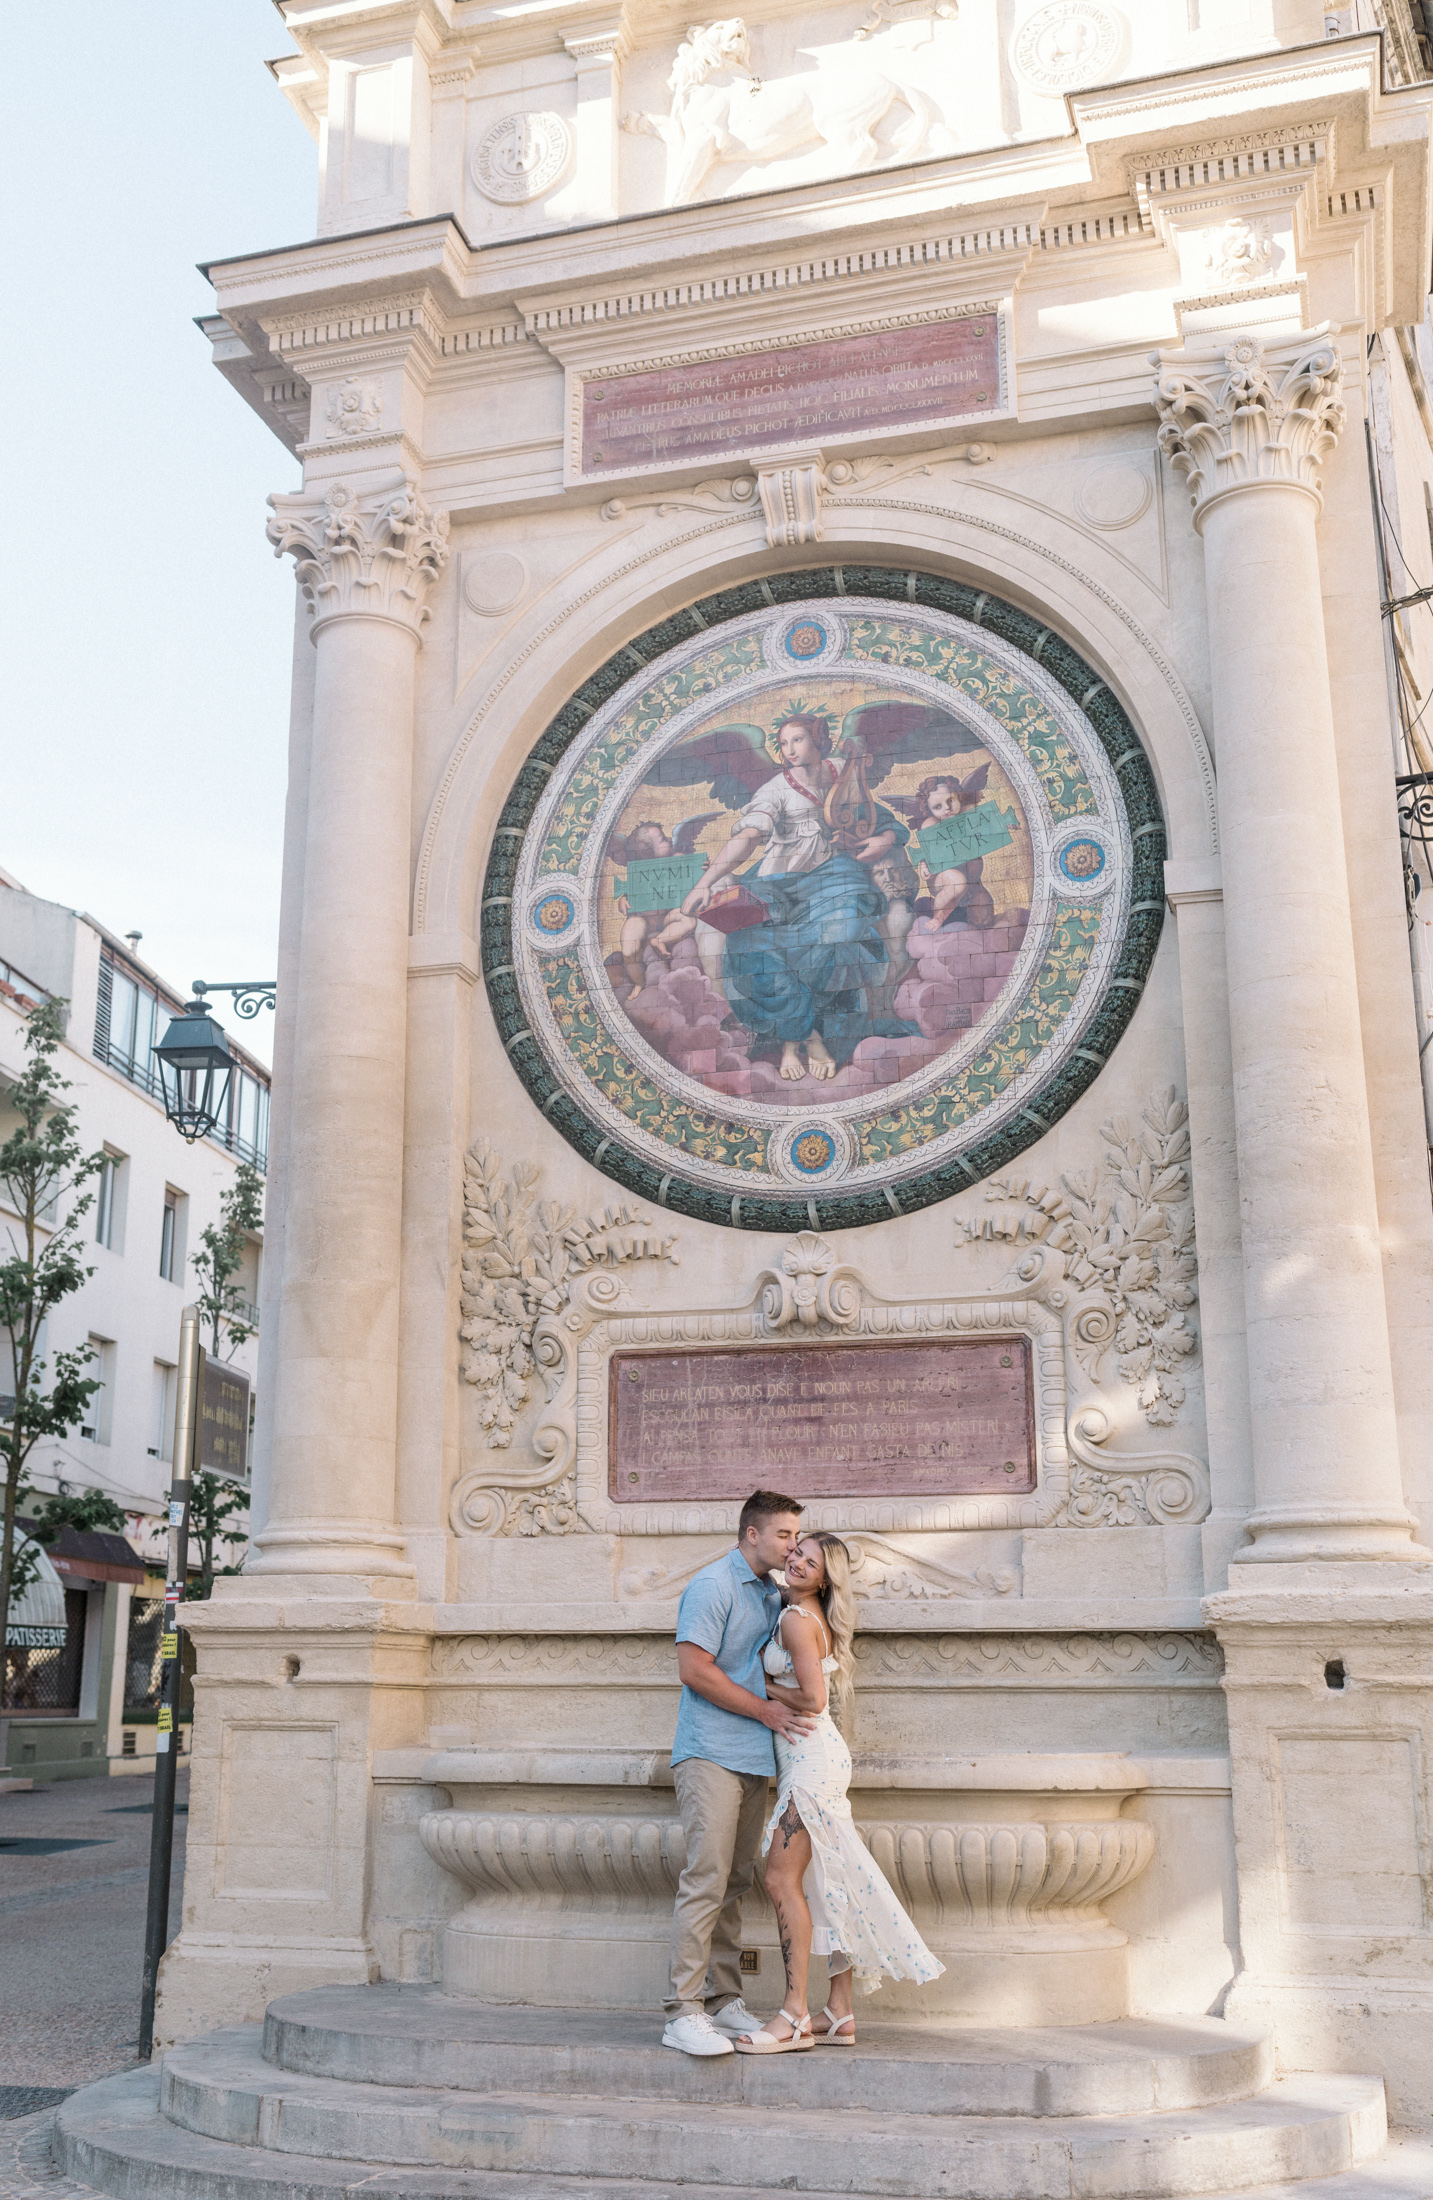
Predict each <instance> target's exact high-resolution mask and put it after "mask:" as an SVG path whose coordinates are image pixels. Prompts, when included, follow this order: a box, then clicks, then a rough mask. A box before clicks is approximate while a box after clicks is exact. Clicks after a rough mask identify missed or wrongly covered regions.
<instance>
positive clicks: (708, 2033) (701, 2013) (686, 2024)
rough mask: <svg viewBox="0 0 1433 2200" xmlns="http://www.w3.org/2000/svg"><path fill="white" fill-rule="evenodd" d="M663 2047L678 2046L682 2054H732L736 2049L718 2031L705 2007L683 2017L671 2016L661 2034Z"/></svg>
mask: <svg viewBox="0 0 1433 2200" xmlns="http://www.w3.org/2000/svg"><path fill="white" fill-rule="evenodd" d="M662 2045H663V2047H679V2048H680V2049H681V2051H682V2053H683V2054H684V2055H734V2054H735V2053H736V2049H735V2048H734V2047H733V2046H732V2044H731V2041H730V2040H729V2039H725V2038H723V2036H722V2034H721V2033H720V2032H718V2030H717V2029H716V2026H715V2025H714V2024H713V2023H712V2020H711V2018H710V2017H709V2016H708V2015H707V2013H706V2011H705V2009H694V2010H692V2011H691V2012H690V2014H689V2015H687V2016H685V2017H673V2018H672V2020H671V2022H670V2024H669V2025H668V2026H667V2029H666V2031H665V2032H664V2033H663V2034H662Z"/></svg>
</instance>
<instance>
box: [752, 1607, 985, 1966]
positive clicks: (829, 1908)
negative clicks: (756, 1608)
mask: <svg viewBox="0 0 1433 2200" xmlns="http://www.w3.org/2000/svg"><path fill="white" fill-rule="evenodd" d="M762 1663H763V1665H764V1666H765V1668H766V1671H767V1672H768V1673H769V1674H770V1676H771V1678H772V1679H773V1680H774V1681H781V1682H784V1683H785V1685H786V1686H787V1687H794V1686H795V1685H796V1671H795V1668H794V1666H793V1665H792V1662H791V1658H790V1655H789V1653H788V1652H787V1650H786V1649H785V1647H784V1646H783V1644H782V1641H781V1626H780V1622H778V1623H777V1631H776V1633H775V1635H773V1637H772V1639H771V1641H770V1642H769V1643H768V1644H767V1646H766V1648H765V1650H764V1651H763V1653H762ZM821 1670H822V1672H823V1673H825V1674H826V1675H827V1677H828V1681H829V1677H830V1675H831V1674H832V1673H834V1672H835V1670H836V1660H835V1659H834V1658H824V1659H823V1660H822V1663H821ZM775 1739H776V1770H777V1775H778V1779H779V1783H780V1784H779V1788H778V1792H777V1797H776V1808H775V1809H774V1810H773V1812H772V1813H771V1816H770V1818H769V1819H768V1821H767V1826H766V1832H765V1835H764V1836H763V1838H762V1843H761V1853H762V1855H763V1856H765V1855H766V1853H767V1851H768V1849H769V1848H770V1847H771V1841H772V1836H773V1834H774V1833H775V1832H776V1829H777V1821H778V1820H779V1819H780V1817H781V1815H782V1812H783V1811H784V1810H785V1809H786V1806H787V1804H788V1803H795V1805H796V1808H797V1811H798V1813H799V1814H800V1818H801V1823H802V1825H803V1826H804V1827H805V1828H806V1831H807V1832H808V1833H809V1834H810V1836H811V1863H810V1866H809V1868H808V1870H807V1873H806V1877H805V1880H804V1882H803V1891H804V1893H805V1896H806V1900H807V1902H808V1904H809V1905H810V1910H811V1949H812V1953H813V1954H814V1955H820V1956H830V1955H835V1954H838V1953H839V1954H844V1955H845V1956H846V1957H847V1959H848V1961H849V1965H850V1968H851V1969H852V1970H854V1971H855V1974H856V1979H857V1983H858V1984H859V1985H860V1987H861V1990H862V1992H863V1993H867V1994H873V1993H874V1992H875V1991H876V1988H877V1987H878V1986H879V1985H880V1983H881V1980H882V1978H883V1977H887V1978H911V1979H915V1980H916V1981H917V1982H918V1984H920V1985H922V1986H924V1985H926V1984H928V1982H929V1981H930V1980H931V1979H933V1978H939V1977H940V1974H941V1972H942V1971H943V1970H944V1969H945V1965H944V1964H943V1963H940V1962H938V1961H937V1960H936V1958H935V1957H934V1956H933V1955H932V1954H931V1952H930V1950H929V1948H927V1946H926V1944H925V1942H924V1941H923V1940H922V1939H921V1936H920V1934H919V1933H918V1932H917V1931H916V1929H915V1926H914V1925H913V1924H912V1923H911V1921H910V1919H909V1918H908V1917H907V1916H906V1913H905V1911H904V1910H903V1909H902V1908H901V1906H900V1904H899V1902H897V1900H896V1898H895V1895H894V1893H893V1892H892V1889H891V1885H890V1882H889V1880H888V1879H887V1878H886V1877H885V1875H884V1873H883V1872H882V1871H881V1870H880V1869H879V1867H878V1866H877V1864H876V1862H875V1859H874V1858H873V1857H872V1855H871V1853H870V1851H869V1849H868V1848H867V1847H866V1845H865V1843H864V1842H863V1841H862V1839H861V1837H860V1835H859V1834H858V1833H857V1831H856V1825H855V1820H854V1819H853V1818H852V1816H851V1805H850V1801H849V1799H848V1796H847V1790H848V1788H849V1787H850V1784H851V1752H850V1750H849V1749H848V1748H847V1747H846V1744H845V1742H844V1741H843V1739H842V1737H841V1731H840V1728H839V1727H838V1726H837V1725H836V1722H835V1720H834V1719H833V1718H832V1716H831V1713H830V1711H829V1709H828V1710H826V1711H823V1712H822V1713H821V1715H820V1717H819V1718H818V1719H817V1721H816V1725H815V1728H814V1730H813V1732H811V1733H810V1734H807V1735H805V1736H803V1738H802V1739H801V1740H800V1741H797V1742H788V1741H786V1740H785V1739H784V1738H783V1737H782V1736H781V1735H780V1734H778V1735H777V1736H776V1738H775ZM835 1968H836V1969H837V1970H838V1971H839V1970H841V1969H842V1968H843V1966H842V1965H840V1964H837V1965H836V1966H835Z"/></svg>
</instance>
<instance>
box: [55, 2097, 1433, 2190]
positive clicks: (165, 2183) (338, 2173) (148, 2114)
mask: <svg viewBox="0 0 1433 2200" xmlns="http://www.w3.org/2000/svg"><path fill="white" fill-rule="evenodd" d="M1304 2082H1305V2085H1306V2086H1307V2087H1308V2088H1309V2089H1310V2090H1314V2089H1316V2088H1317V2087H1319V2086H1322V2085H1326V2084H1330V2083H1333V2082H1334V2081H1329V2080H1324V2079H1315V2080H1306V2081H1304ZM55 2160H56V2163H57V2166H58V2167H59V2169H60V2170H61V2171H62V2172H63V2174H64V2175H66V2176H68V2177H71V2178H73V2179H74V2180H75V2181H76V2182H77V2183H79V2184H82V2185H85V2186H87V2187H89V2188H90V2190H92V2191H95V2192H101V2193H105V2194H108V2195H110V2196H111V2200H769V2195H770V2193H771V2192H772V2190H773V2189H774V2188H777V2187H779V2186H780V2184H781V2179H780V2178H779V2177H777V2176H774V2175H772V2174H771V2173H770V2172H769V2171H768V2172H767V2173H765V2174H763V2176H762V2177H761V2178H760V2180H759V2181H758V2182H757V2183H754V2184H750V2185H746V2186H742V2185H735V2184H731V2183H725V2184H722V2185H720V2186H716V2185H711V2184H703V2183H701V2182H699V2181H692V2180H689V2179H686V2178H682V2179H680V2180H677V2179H669V2180H656V2181H637V2180H633V2179H631V2178H628V2177H621V2176H609V2175H606V2174H599V2175H595V2176H589V2177H586V2178H584V2179H583V2182H582V2184H581V2185H580V2186H576V2187H575V2186H574V2185H573V2184H572V2182H571V2181H570V2179H568V2178H565V2177H557V2176H546V2175H540V2174H538V2175H535V2174H533V2173H532V2172H530V2171H501V2170H462V2169H453V2168H449V2167H446V2166H443V2167H433V2166H426V2167H423V2168H418V2169H414V2168H382V2167H379V2166H376V2165H373V2166H369V2165H360V2164H354V2163H348V2162H335V2161H333V2160H330V2159H327V2158H324V2157H320V2156H313V2155H299V2154H284V2153H276V2152H273V2151H272V2150H270V2149H267V2148H262V2147H257V2146H252V2147H245V2146H235V2145H233V2144H226V2143H225V2142H224V2141H222V2140H217V2139H209V2138H204V2137H202V2136H200V2135H198V2134H196V2133H194V2132H189V2131H182V2130H180V2129H179V2128H178V2127H177V2126H175V2125H173V2124H171V2123H168V2122H166V2121H165V2120H164V2118H163V2117H161V2116H160V2115H159V2113H158V2073H157V2072H156V2071H155V2070H154V2068H153V2067H152V2066H151V2067H149V2068H145V2069H140V2070H133V2071H127V2072H126V2073H125V2074H124V2075H123V2076H121V2077H118V2078H106V2079H103V2080H101V2081H100V2083H99V2084H97V2085H91V2086H86V2087H85V2088H84V2090H83V2091H82V2092H80V2093H76V2094H74V2095H73V2096H72V2097H71V2098H70V2100H68V2101H67V2102H66V2103H65V2104H64V2106H63V2107H62V2108H61V2109H60V2110H59V2112H58V2115H57V2118H56V2134H55ZM860 2166H863V2163H862V2162H858V2161H857V2160H856V2159H855V2158H853V2161H852V2167H851V2171H850V2173H848V2174H847V2175H846V2176H844V2177H843V2179H842V2180H841V2182H840V2183H839V2184H838V2185H835V2186H832V2187H829V2188H827V2189H826V2190H824V2191H822V2190H820V2189H818V2188H814V2187H809V2186H808V2187H804V2188H802V2189H803V2190H805V2191H806V2193H807V2196H808V2200H886V2195H888V2194H889V2192H890V2189H891V2188H890V2187H889V2185H887V2184H885V2183H884V2182H880V2183H876V2184H869V2183H867V2184H863V2183H861V2182H860V2179H859V2174H858V2170H859V2167H860ZM872 2166H873V2167H874V2166H876V2165H874V2164H873V2165H872ZM933 2189H934V2188H933ZM939 2189H940V2190H941V2191H943V2192H944V2191H949V2190H953V2189H955V2188H953V2187H951V2186H948V2185H943V2186H941V2187H940V2188H939ZM1069 2189H1070V2190H1071V2191H1072V2192H1073V2191H1081V2192H1088V2193H1091V2194H1095V2193H1098V2192H1099V2191H1100V2188H1099V2187H1098V2186H1089V2185H1085V2184H1081V2185H1080V2186H1078V2187H1076V2186H1071V2187H1070V2188H1069ZM1430 2196H1433V2146H1430V2145H1427V2144H1424V2143H1419V2142H1416V2141H1413V2142H1404V2143H1403V2144H1401V2145H1394V2146H1390V2147H1389V2148H1387V2149H1386V2150H1385V2151H1384V2152H1382V2153H1380V2154H1378V2155H1377V2156H1376V2157H1375V2158H1373V2159H1370V2160H1368V2161H1365V2162H1362V2163H1360V2164H1359V2165H1358V2166H1355V2167H1351V2168H1347V2169H1344V2170H1341V2171H1334V2172H1333V2173H1331V2174H1330V2175H1328V2176H1326V2177H1323V2178H1320V2179H1317V2180H1308V2179H1302V2180H1285V2181H1281V2182H1276V2183H1271V2184H1268V2185H1263V2186H1259V2187H1256V2188H1250V2187H1244V2188H1243V2189H1242V2190H1241V2191H1240V2192H1239V2195H1238V2200H1430ZM1206 2200H1235V2196H1234V2192H1233V2191H1232V2190H1231V2189H1230V2188H1228V2187H1224V2188H1207V2190H1206Z"/></svg>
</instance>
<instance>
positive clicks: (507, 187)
mask: <svg viewBox="0 0 1433 2200" xmlns="http://www.w3.org/2000/svg"><path fill="white" fill-rule="evenodd" d="M571 159H572V132H571V130H570V129H569V127H568V125H567V124H566V123H565V122H564V121H563V119H562V116H561V115H556V114H550V113H548V112H546V111H542V112H537V113H530V114H514V115H504V116H503V118H502V120H501V122H495V123H494V124H493V126H492V128H491V129H490V130H489V131H487V132H486V134H485V135H484V136H483V137H481V138H479V140H478V142H477V144H476V146H475V147H474V148H473V163H472V166H473V181H474V183H475V184H476V185H477V187H478V189H479V190H480V191H481V192H483V193H484V194H485V196H486V197H488V198H490V199H497V200H499V201H500V202H502V203H503V204H506V205H519V204H521V203H522V202H523V201H525V200H527V199H536V198H540V197H541V196H542V193H543V192H544V191H550V190H551V188H552V186H553V185H554V184H555V183H556V182H557V181H558V180H559V178H560V177H561V176H563V175H564V174H565V173H566V170H567V167H568V164H569V162H570V161H571Z"/></svg>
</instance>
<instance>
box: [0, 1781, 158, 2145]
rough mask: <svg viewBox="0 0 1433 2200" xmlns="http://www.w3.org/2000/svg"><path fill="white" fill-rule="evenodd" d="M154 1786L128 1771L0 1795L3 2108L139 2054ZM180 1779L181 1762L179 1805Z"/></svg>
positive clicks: (14, 2108) (82, 2081)
mask: <svg viewBox="0 0 1433 2200" xmlns="http://www.w3.org/2000/svg"><path fill="white" fill-rule="evenodd" d="M153 1787H154V1782H153V1778H152V1776H151V1775H149V1774H145V1773H136V1774H134V1775H132V1776H129V1777H126V1778H124V1779H110V1780H60V1781H55V1782H53V1783H52V1784H50V1785H48V1786H44V1787H36V1788H34V1789H33V1790H32V1791H31V1792H30V1793H29V1794H21V1795H0V2119H3V2118H7V2117H13V2116H17V2115H21V2114H24V2113H25V2111H26V2110H27V2109H29V2108H31V2107H39V2106H42V2105H44V2097H43V2096H42V2097H41V2099H40V2100H28V2099H26V2098H25V2096H24V2093H23V2092H22V2091H21V2090H20V2089H22V2088H29V2087H37V2086H38V2087H45V2088H51V2089H53V2088H68V2087H73V2086H77V2085H86V2084H88V2082H89V2081H90V2079H91V2078H102V2077H104V2076H105V2075H106V2074H107V2073H108V2072H110V2071H113V2070H123V2069H127V2068H128V2067H129V2065H130V2064H131V2063H133V2062H134V2061H135V2059H136V2043H137V2040H138V2036H139V1989H140V1975H141V1970H142V1966H143V1960H144V1911H145V1892H146V1884H147V1878H148V1866H149V1827H150V1813H151V1804H152V1794H153ZM188 1787H189V1781H188V1775H187V1773H181V1775H180V1780H179V1801H180V1806H181V1810H182V1808H183V1807H184V1806H185V1804H186V1799H187V1795H188ZM185 1824H186V1820H185V1818H184V1817H183V1816H182V1815H180V1816H178V1817H176V1820H175V1829H174V1830H175V1843H174V1863H175V1870H174V1882H173V1887H172V1890H171V1893H172V1901H171V1908H170V1933H171V1935H173V1934H174V1933H176V1932H177V1931H178V1929H179V1915H180V1909H179V1898H180V1891H181V1888H182V1885H183V1871H184V1829H185Z"/></svg>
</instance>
